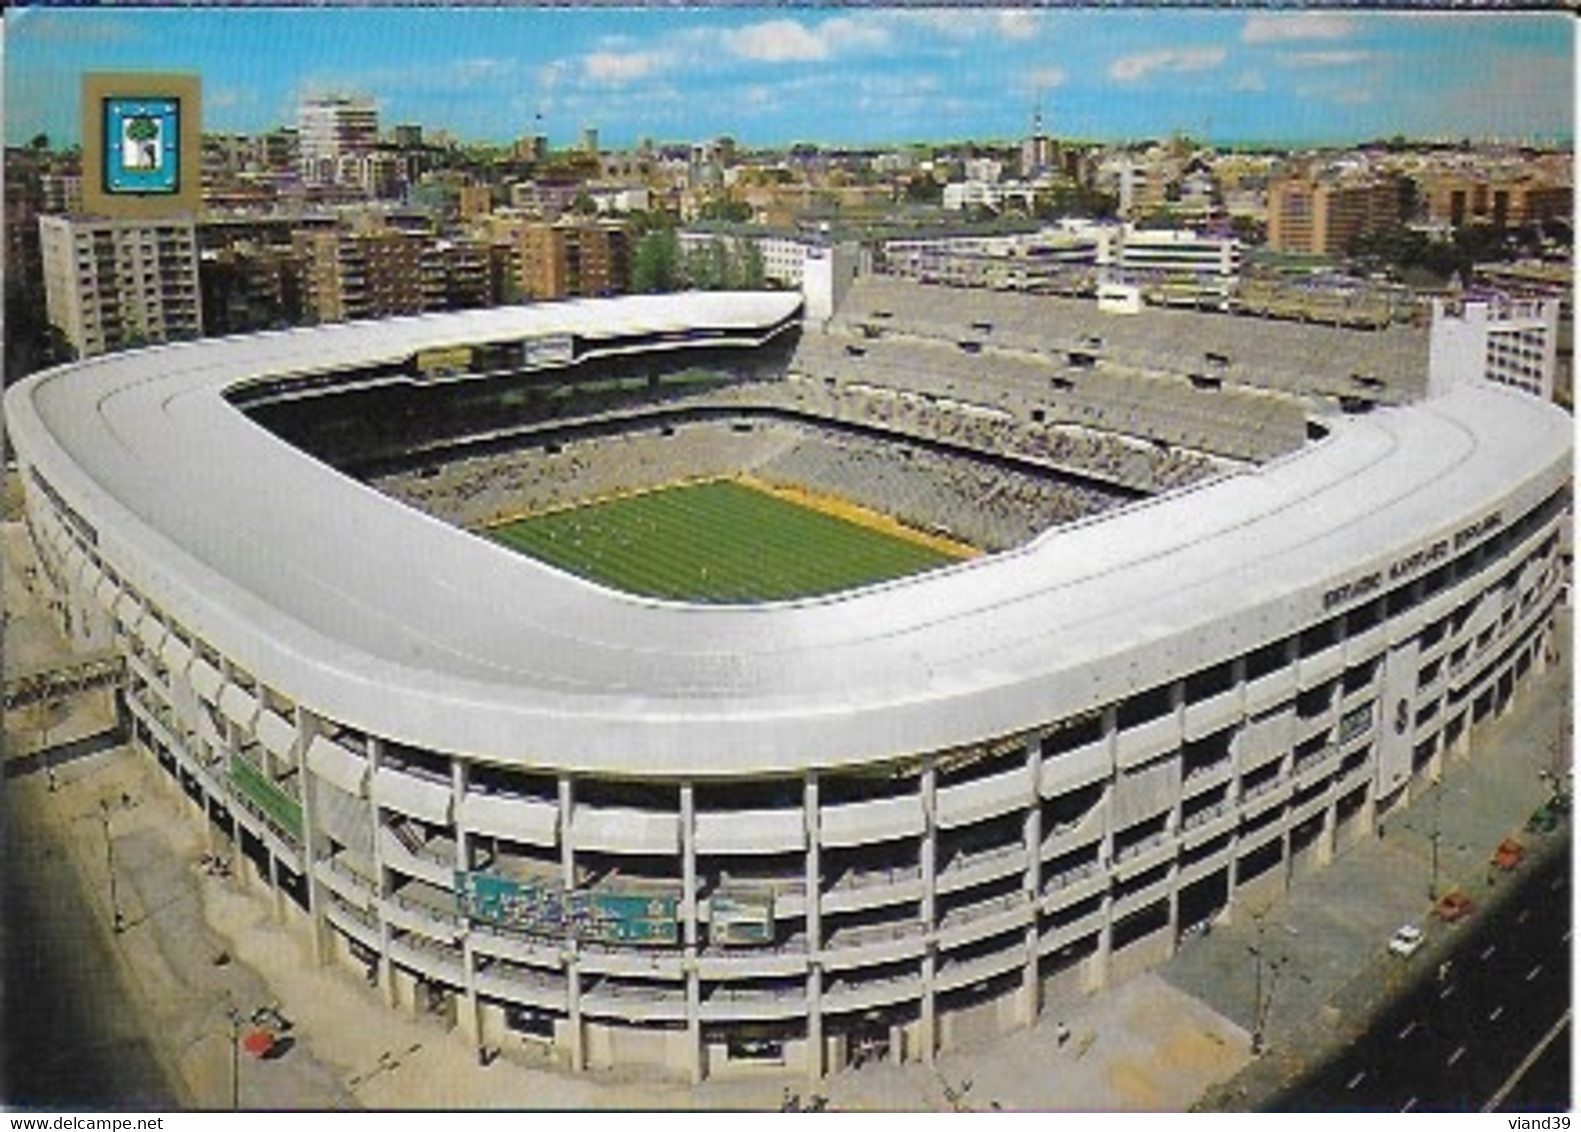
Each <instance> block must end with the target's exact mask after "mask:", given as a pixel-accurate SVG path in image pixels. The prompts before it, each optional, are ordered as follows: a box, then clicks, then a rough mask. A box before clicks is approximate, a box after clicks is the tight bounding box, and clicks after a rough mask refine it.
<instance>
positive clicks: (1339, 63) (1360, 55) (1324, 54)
mask: <svg viewBox="0 0 1581 1132" xmlns="http://www.w3.org/2000/svg"><path fill="white" fill-rule="evenodd" d="M1371 58H1372V52H1370V51H1287V52H1284V53H1282V54H1281V55H1280V56H1279V62H1280V63H1282V64H1284V65H1285V66H1286V67H1352V66H1355V65H1356V64H1357V63H1365V62H1367V61H1369V60H1370V59H1371Z"/></svg>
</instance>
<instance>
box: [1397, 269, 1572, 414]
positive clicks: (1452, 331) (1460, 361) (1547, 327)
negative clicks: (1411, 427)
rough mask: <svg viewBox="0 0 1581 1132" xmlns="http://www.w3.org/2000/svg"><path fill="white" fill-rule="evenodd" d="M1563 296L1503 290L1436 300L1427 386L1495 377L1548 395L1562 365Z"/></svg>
mask: <svg viewBox="0 0 1581 1132" xmlns="http://www.w3.org/2000/svg"><path fill="white" fill-rule="evenodd" d="M1558 353H1559V301H1558V300H1557V299H1510V298H1508V297H1507V296H1503V295H1497V294H1493V295H1485V296H1480V297H1474V298H1473V297H1467V298H1463V299H1461V300H1460V301H1458V302H1454V303H1445V302H1444V300H1442V299H1434V300H1433V329H1432V333H1431V336H1430V338H1429V340H1428V389H1429V392H1430V393H1431V394H1439V393H1447V392H1448V391H1449V390H1450V389H1452V388H1454V387H1455V386H1457V385H1462V384H1466V383H1469V382H1475V381H1496V382H1498V383H1499V384H1500V385H1512V386H1514V387H1515V388H1517V389H1524V390H1525V391H1526V392H1528V393H1531V394H1534V395H1536V396H1538V397H1541V398H1543V399H1544V400H1552V399H1553V395H1554V374H1555V371H1556V370H1557V368H1558Z"/></svg>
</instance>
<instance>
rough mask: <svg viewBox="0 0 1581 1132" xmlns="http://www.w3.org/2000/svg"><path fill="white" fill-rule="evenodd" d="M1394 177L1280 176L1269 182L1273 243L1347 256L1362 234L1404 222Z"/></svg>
mask: <svg viewBox="0 0 1581 1132" xmlns="http://www.w3.org/2000/svg"><path fill="white" fill-rule="evenodd" d="M1401 219H1402V217H1401V193H1400V188H1399V182H1398V181H1397V180H1396V179H1395V178H1392V177H1382V178H1366V179H1361V180H1353V181H1347V180H1317V179H1312V178H1310V177H1306V176H1289V177H1281V178H1279V179H1277V180H1275V181H1274V182H1272V183H1271V184H1270V185H1269V186H1268V247H1269V248H1270V249H1272V250H1273V251H1276V252H1288V253H1293V254H1297V255H1323V256H1342V255H1345V254H1346V253H1347V252H1348V251H1349V250H1350V247H1351V244H1352V242H1353V241H1355V239H1356V238H1357V237H1358V236H1362V235H1367V234H1370V233H1373V232H1378V231H1382V230H1384V229H1386V228H1389V227H1392V226H1394V225H1397V224H1399V223H1400V222H1401Z"/></svg>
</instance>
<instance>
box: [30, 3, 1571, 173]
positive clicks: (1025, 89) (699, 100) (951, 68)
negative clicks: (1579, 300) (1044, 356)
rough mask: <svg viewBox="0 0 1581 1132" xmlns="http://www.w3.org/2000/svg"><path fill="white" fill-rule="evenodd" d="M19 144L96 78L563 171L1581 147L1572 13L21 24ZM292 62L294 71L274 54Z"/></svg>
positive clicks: (64, 131)
mask: <svg viewBox="0 0 1581 1132" xmlns="http://www.w3.org/2000/svg"><path fill="white" fill-rule="evenodd" d="M5 31H6V37H5V38H6V43H5V58H6V63H7V66H6V69H5V72H6V73H5V103H6V106H5V109H6V115H5V119H6V141H7V143H8V144H12V145H20V144H26V143H27V142H28V141H29V140H30V139H31V138H33V137H35V136H36V135H38V134H46V135H48V136H49V138H50V139H51V141H52V142H53V143H54V144H57V145H60V144H73V143H76V142H77V141H78V140H79V139H78V136H77V135H78V132H79V129H80V126H79V109H78V107H79V103H78V99H79V92H78V88H79V84H80V79H81V75H82V74H83V73H85V72H88V71H117V70H120V71H137V70H159V71H185V72H192V73H196V74H198V75H199V76H200V77H201V79H202V82H203V104H204V128H205V130H209V131H214V132H232V133H261V132H263V131H266V130H268V129H271V128H274V127H278V126H291V125H295V123H296V108H297V106H298V104H299V103H300V101H301V100H302V99H303V98H306V97H311V96H315V95H327V94H345V95H351V96H359V97H366V98H370V99H371V100H372V101H373V102H374V103H375V105H376V106H377V107H378V110H379V114H380V124H381V127H382V128H384V129H388V128H389V127H391V126H393V125H396V124H399V123H414V124H419V125H422V126H423V127H425V129H427V130H430V131H444V132H447V133H450V134H452V135H453V136H455V137H456V138H458V139H460V140H463V141H468V142H480V143H505V142H508V141H510V140H512V139H514V138H517V137H521V136H523V135H529V134H544V135H546V136H547V137H548V138H549V141H550V144H551V145H552V146H554V147H556V148H564V147H568V146H574V145H577V144H579V142H580V140H581V137H582V133H583V131H584V130H586V129H595V130H597V131H598V136H599V139H600V142H601V144H602V145H604V146H605V147H608V148H623V147H628V146H631V145H633V144H635V143H636V142H637V141H638V140H639V139H643V138H651V139H653V140H656V141H661V142H662V141H667V140H688V139H699V138H704V137H711V136H718V135H730V136H733V137H735V138H736V139H737V140H738V141H739V142H740V143H742V144H743V145H746V146H765V147H766V146H776V145H787V144H791V143H793V142H797V141H804V142H818V143H822V144H831V145H880V144H898V143H903V142H906V141H911V140H916V141H924V140H935V141H936V140H949V139H967V138H970V139H973V140H980V141H990V140H1009V139H1014V138H1019V137H1022V136H1025V135H1026V134H1027V133H1028V131H1029V130H1030V129H1031V126H1032V121H1033V115H1034V113H1036V112H1038V111H1041V114H1042V119H1043V123H1044V127H1045V129H1046V130H1047V131H1048V132H1050V133H1052V134H1055V135H1056V136H1070V137H1081V138H1090V139H1095V140H1112V141H1124V140H1135V139H1141V138H1149V137H1164V136H1167V135H1170V134H1175V133H1183V134H1189V135H1192V136H1195V137H1199V138H1204V139H1206V140H1208V141H1210V142H1214V143H1221V144H1229V143H1236V144H1254V143H1255V144H1269V145H1277V144H1285V145H1302V144H1343V143H1346V142H1354V141H1362V140H1366V139H1369V138H1375V137H1381V136H1394V135H1405V136H1407V137H1412V138H1433V137H1441V138H1447V137H1452V138H1460V137H1470V138H1474V139H1479V140H1481V139H1488V138H1503V139H1510V140H1513V139H1522V140H1525V139H1535V140H1542V141H1554V142H1559V143H1564V144H1567V143H1569V142H1570V141H1571V140H1572V139H1573V136H1574V113H1575V55H1574V45H1575V38H1574V28H1573V24H1572V22H1571V21H1570V20H1569V19H1567V18H1565V16H1564V15H1562V14H1561V13H1558V12H1547V13H1544V12H1527V13H1509V12H1502V13H1488V12H1478V13H1449V12H1435V11H1425V12H1423V11H1413V12H1404V11H1395V12H1366V11H1357V10H1331V11H1298V10H1290V11H1271V10H1255V11H1246V10H1239V11H1229V10H1201V9H1194V10H1158V9H1153V10H1148V11H1117V10H1115V9H1102V10H1099V9H1080V8H1075V9H1064V8H1055V9H1046V8H1031V7H1002V8H943V7H921V8H905V9H901V8H882V7H875V6H862V7H857V6H852V7H843V8H840V7H804V8H766V7H763V8H741V7H714V8H709V7H703V8H651V9H612V8H602V7H593V8H585V9H568V8H556V9H538V8H513V9H504V10H501V9H472V8H463V9H446V10H436V9H413V8H383V9H380V8H372V9H367V8H333V7H332V8H319V9H280V10H259V9H244V8H229V9H218V10H217V9H212V8H210V9H179V10H174V9H173V10H160V9H127V8H120V9H113V10H106V9H93V10H85V9H44V8H35V9H24V10H21V11H14V12H13V13H12V14H11V15H10V16H9V17H8V19H7V20H6V27H5ZM271 41H273V42H275V43H277V44H279V45H280V49H271V48H270V46H269V45H270V44H271Z"/></svg>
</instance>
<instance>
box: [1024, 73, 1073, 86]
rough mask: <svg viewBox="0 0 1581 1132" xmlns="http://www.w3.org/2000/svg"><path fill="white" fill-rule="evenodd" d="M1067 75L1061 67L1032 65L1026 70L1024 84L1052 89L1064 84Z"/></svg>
mask: <svg viewBox="0 0 1581 1132" xmlns="http://www.w3.org/2000/svg"><path fill="white" fill-rule="evenodd" d="M1068 77H1069V76H1068V75H1067V74H1066V73H1065V69H1064V68H1063V67H1034V68H1033V69H1032V70H1030V71H1028V72H1027V75H1026V85H1027V86H1029V87H1032V88H1034V89H1036V90H1052V89H1054V88H1055V87H1057V86H1064V85H1065V80H1066V79H1067V78H1068Z"/></svg>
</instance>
